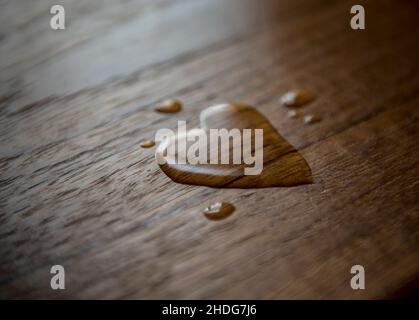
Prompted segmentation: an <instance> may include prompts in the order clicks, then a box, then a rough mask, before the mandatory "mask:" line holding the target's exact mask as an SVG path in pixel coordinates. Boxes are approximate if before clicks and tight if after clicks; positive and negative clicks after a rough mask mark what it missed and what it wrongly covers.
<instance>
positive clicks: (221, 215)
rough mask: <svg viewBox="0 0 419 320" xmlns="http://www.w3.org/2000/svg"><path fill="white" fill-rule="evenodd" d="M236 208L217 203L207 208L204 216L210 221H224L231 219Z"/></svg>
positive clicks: (227, 204) (225, 203)
mask: <svg viewBox="0 0 419 320" xmlns="http://www.w3.org/2000/svg"><path fill="white" fill-rule="evenodd" d="M235 209H236V208H235V207H234V206H233V205H232V204H230V203H227V202H216V203H213V204H211V205H210V206H209V207H207V208H205V210H204V214H205V216H206V217H207V218H208V219H209V220H222V219H225V218H227V217H229V216H230V215H231V214H232V213H233V212H234V210H235Z"/></svg>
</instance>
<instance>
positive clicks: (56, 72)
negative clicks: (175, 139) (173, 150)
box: [0, 0, 419, 299]
mask: <svg viewBox="0 0 419 320" xmlns="http://www.w3.org/2000/svg"><path fill="white" fill-rule="evenodd" d="M99 2H100V3H101V5H99ZM30 3H31V4H30V5H29V4H28V6H27V7H26V10H22V7H23V6H26V5H27V4H26V2H25V4H23V2H19V1H4V2H2V3H1V10H0V12H1V13H0V16H1V19H0V21H1V22H0V25H1V36H0V56H1V62H0V71H1V72H0V87H1V90H0V95H1V97H0V170H1V171H0V176H1V178H0V180H1V181H0V297H1V298H37V299H38V298H53V299H56V298H79V299H84V298H315V299H323V298H338V299H348V298H370V299H371V298H389V297H390V298H391V297H395V296H396V295H399V294H400V293H402V294H408V292H407V289H406V288H409V289H412V288H413V289H416V287H415V285H412V284H415V283H416V284H417V283H418V278H419V201H418V199H419V197H418V191H417V190H418V186H419V169H418V168H419V157H418V154H419V146H418V142H419V132H418V127H419V108H418V103H419V90H418V88H419V74H418V72H417V71H418V49H419V48H418V46H417V43H418V41H417V40H418V39H419V30H418V28H417V17H418V9H419V8H418V6H417V4H415V3H414V2H413V1H395V0H394V1H389V0H385V1H361V2H360V4H363V5H364V6H365V10H366V17H367V20H366V30H362V31H354V30H352V29H351V28H350V27H349V20H350V13H349V10H350V7H351V6H352V5H353V3H351V2H350V1H327V0H309V1H304V2H303V1H288V0H287V1H269V0H266V1H263V2H262V3H263V4H260V2H258V1H251V0H245V1H239V0H232V1H228V2H227V1H222V0H200V1H195V0H184V1H183V0H178V1H168V0H161V1H154V0H153V1H151V0H147V1H146V0H144V1H121V2H116V1H107V2H106V5H102V2H101V1H65V3H64V6H65V8H66V12H67V16H68V18H67V19H68V25H67V28H66V30H65V31H63V32H61V31H60V32H56V31H52V30H50V29H49V8H50V5H51V4H52V2H51V1H47V0H42V1H37V2H33V3H32V2H30ZM54 4H55V3H54ZM299 88H308V89H310V90H312V91H313V92H314V93H315V95H316V99H315V100H314V101H313V102H312V103H311V104H309V105H307V106H305V107H303V108H301V110H302V111H303V112H306V113H316V114H320V115H321V116H322V119H323V120H322V121H321V122H319V123H316V124H313V125H304V124H303V121H302V119H289V118H288V117H287V111H288V109H286V108H284V107H282V106H281V105H280V103H279V102H278V98H279V97H280V96H281V95H282V94H283V93H285V92H286V91H288V90H290V89H299ZM171 98H175V99H180V100H181V101H182V102H183V103H184V107H183V109H182V111H181V112H180V113H177V114H172V115H166V114H161V113H157V112H155V111H154V106H155V104H156V103H158V102H161V101H163V100H165V99H171ZM233 101H241V102H244V103H247V104H250V105H254V106H256V108H257V109H258V111H260V112H261V113H262V114H264V115H265V116H266V117H267V118H268V119H269V120H270V122H271V123H272V125H273V126H274V127H275V128H276V129H277V130H278V132H279V133H280V134H281V135H282V136H283V137H284V138H285V139H287V140H288V141H289V142H290V143H291V144H292V145H293V146H295V148H296V149H297V150H298V151H299V153H300V154H302V156H303V157H304V158H305V159H306V161H307V162H308V164H309V165H310V167H311V169H312V174H313V178H314V184H311V185H303V186H298V187H292V188H268V189H246V190H244V189H222V190H221V189H216V188H208V187H199V186H188V185H182V184H176V183H174V182H173V181H171V180H170V179H169V178H168V177H167V176H166V175H165V174H164V173H162V172H161V170H160V169H159V167H158V165H157V164H156V163H155V160H154V150H153V148H151V149H143V148H140V144H141V142H143V141H144V140H147V139H150V138H152V137H153V136H154V133H155V132H156V130H157V129H159V128H175V127H176V125H177V120H186V121H187V122H188V124H190V125H191V126H197V125H198V117H199V113H200V111H202V110H203V109H204V108H206V107H208V106H210V105H212V104H216V103H222V102H233ZM300 120H301V121H300ZM217 201H225V202H229V203H232V204H233V205H234V206H235V207H236V211H235V213H234V214H233V215H232V216H231V217H229V218H227V219H225V220H222V221H209V220H207V219H206V218H205V216H204V215H203V210H204V208H205V207H206V206H208V205H210V204H211V203H214V202H217ZM54 264H61V265H63V266H64V267H65V269H66V279H67V283H66V290H63V291H53V290H51V289H50V286H49V281H50V276H51V275H50V273H49V270H50V267H51V266H52V265H54ZM355 264H362V265H363V266H364V267H365V270H366V290H358V291H354V290H352V289H351V287H350V285H349V281H350V278H351V274H350V268H351V266H352V265H355Z"/></svg>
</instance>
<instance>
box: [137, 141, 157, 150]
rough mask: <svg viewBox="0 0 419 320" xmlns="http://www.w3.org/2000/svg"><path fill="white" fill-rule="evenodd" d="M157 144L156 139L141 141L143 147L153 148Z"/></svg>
mask: <svg viewBox="0 0 419 320" xmlns="http://www.w3.org/2000/svg"><path fill="white" fill-rule="evenodd" d="M155 144H156V143H155V142H154V140H147V141H144V142H143V143H141V148H151V147H154V145H155Z"/></svg>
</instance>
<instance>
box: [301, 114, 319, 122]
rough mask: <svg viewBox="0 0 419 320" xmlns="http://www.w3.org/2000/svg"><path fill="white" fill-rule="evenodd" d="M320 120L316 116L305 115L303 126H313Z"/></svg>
mask: <svg viewBox="0 0 419 320" xmlns="http://www.w3.org/2000/svg"><path fill="white" fill-rule="evenodd" d="M321 119H322V118H321V117H320V116H318V115H314V114H309V115H306V116H305V117H304V123H305V124H313V123H316V122H319V121H321Z"/></svg>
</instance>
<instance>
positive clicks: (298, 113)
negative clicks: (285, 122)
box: [288, 110, 303, 119]
mask: <svg viewBox="0 0 419 320" xmlns="http://www.w3.org/2000/svg"><path fill="white" fill-rule="evenodd" d="M302 116H303V113H302V112H301V111H297V110H291V111H288V118H292V119H296V118H300V117H302Z"/></svg>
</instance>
